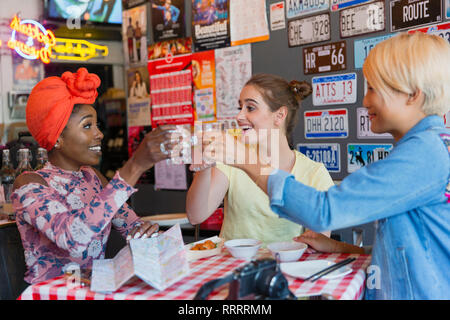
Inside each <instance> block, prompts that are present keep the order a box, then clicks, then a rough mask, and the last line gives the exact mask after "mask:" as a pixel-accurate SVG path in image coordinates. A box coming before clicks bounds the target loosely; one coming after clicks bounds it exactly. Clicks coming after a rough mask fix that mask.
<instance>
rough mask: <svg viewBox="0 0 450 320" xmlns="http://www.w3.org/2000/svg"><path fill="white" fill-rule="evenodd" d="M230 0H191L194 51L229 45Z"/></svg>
mask: <svg viewBox="0 0 450 320" xmlns="http://www.w3.org/2000/svg"><path fill="white" fill-rule="evenodd" d="M229 4H230V0H192V38H193V42H194V49H195V50H194V51H203V50H211V49H217V48H224V47H229V46H230V41H231V40H230V16H229Z"/></svg>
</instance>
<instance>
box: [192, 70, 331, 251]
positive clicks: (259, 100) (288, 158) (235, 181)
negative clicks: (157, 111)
mask: <svg viewBox="0 0 450 320" xmlns="http://www.w3.org/2000/svg"><path fill="white" fill-rule="evenodd" d="M310 94H311V86H310V85H309V84H308V83H306V82H298V81H295V80H294V81H291V82H290V83H288V82H287V81H286V80H284V79H283V78H280V77H278V76H275V75H269V74H257V75H254V76H253V77H252V78H251V79H250V80H249V81H248V82H247V83H246V85H245V86H244V88H243V89H242V91H241V94H240V97H239V110H240V111H239V114H238V115H237V116H236V120H237V123H238V124H239V128H240V129H241V137H240V139H244V141H245V142H246V143H249V144H256V145H257V147H258V148H259V151H260V153H262V154H264V155H268V156H273V155H277V156H276V157H274V158H276V159H277V160H278V161H277V162H278V167H279V168H280V169H282V170H285V171H288V172H291V173H292V174H293V175H294V176H295V177H296V179H297V180H298V181H301V182H303V183H304V184H307V185H309V186H311V187H314V188H316V189H320V190H327V189H328V188H329V187H331V186H332V185H334V184H333V180H332V179H331V177H330V175H329V173H328V171H327V170H326V168H325V166H324V165H323V164H322V163H319V162H315V161H312V160H310V159H309V158H308V157H306V156H304V155H303V154H302V153H300V152H298V151H295V150H293V149H292V132H293V130H294V127H295V125H296V123H297V118H298V117H297V115H298V110H299V108H300V102H301V101H302V100H303V99H305V98H306V97H307V96H309V95H310ZM273 132H276V133H277V134H275V135H274V134H267V133H273ZM270 139H272V140H270ZM262 141H264V142H262ZM222 200H224V209H225V210H224V222H223V225H222V230H221V237H222V238H224V239H225V240H230V239H237V238H253V239H259V240H261V241H262V242H263V243H264V244H268V243H271V242H275V241H289V240H292V239H293V238H294V237H297V236H299V235H300V234H302V233H303V232H304V231H305V230H304V228H303V227H302V226H301V225H298V224H295V223H293V222H291V221H288V220H286V219H282V218H279V217H278V216H277V215H276V214H275V213H273V212H272V210H271V209H270V207H269V199H268V197H267V195H266V194H265V193H264V192H262V190H261V189H260V188H259V187H258V186H257V185H256V184H255V183H254V182H253V181H252V180H251V179H250V178H249V177H248V176H247V175H246V174H245V173H244V172H243V171H242V170H240V169H237V168H234V167H231V166H227V165H224V164H220V163H218V164H217V165H216V166H215V167H212V168H207V169H204V170H201V171H199V172H196V173H195V175H194V180H193V182H192V185H191V187H190V188H189V190H188V193H187V198H186V211H187V215H188V218H189V221H190V222H191V223H192V224H199V223H201V222H203V221H204V220H206V219H207V218H208V217H209V216H210V215H211V214H212V213H213V212H214V211H215V210H216V209H217V207H218V206H219V205H220V203H221V202H222ZM325 234H326V235H328V236H329V232H326V233H325Z"/></svg>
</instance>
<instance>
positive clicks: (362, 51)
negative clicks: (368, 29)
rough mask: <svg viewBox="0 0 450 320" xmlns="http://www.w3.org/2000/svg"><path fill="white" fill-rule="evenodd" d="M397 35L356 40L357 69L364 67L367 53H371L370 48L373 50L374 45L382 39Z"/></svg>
mask: <svg viewBox="0 0 450 320" xmlns="http://www.w3.org/2000/svg"><path fill="white" fill-rule="evenodd" d="M395 35H396V33H393V34H387V35H384V36H380V37H373V38H367V39H362V40H355V42H354V44H353V46H354V52H355V69H361V68H362V66H363V63H364V60H366V58H367V55H368V54H369V52H370V50H372V48H373V47H375V46H376V45H377V44H378V43H380V42H381V41H384V40H386V39H389V38H390V37H393V36H395Z"/></svg>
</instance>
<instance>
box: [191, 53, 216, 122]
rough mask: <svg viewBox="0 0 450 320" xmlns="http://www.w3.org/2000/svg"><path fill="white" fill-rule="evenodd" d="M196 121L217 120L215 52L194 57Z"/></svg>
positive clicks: (197, 54) (193, 75)
mask: <svg viewBox="0 0 450 320" xmlns="http://www.w3.org/2000/svg"><path fill="white" fill-rule="evenodd" d="M192 80H193V83H194V98H193V100H194V109H195V120H198V121H202V122H207V121H214V120H215V118H216V71H215V59H214V50H209V51H202V52H196V53H194V54H193V55H192Z"/></svg>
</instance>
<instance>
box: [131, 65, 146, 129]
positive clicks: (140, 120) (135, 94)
mask: <svg viewBox="0 0 450 320" xmlns="http://www.w3.org/2000/svg"><path fill="white" fill-rule="evenodd" d="M127 84H128V108H127V111H128V112H127V118H128V126H129V127H134V126H149V125H151V115H150V91H149V87H150V86H149V76H148V70H147V67H138V68H131V69H128V70H127Z"/></svg>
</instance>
